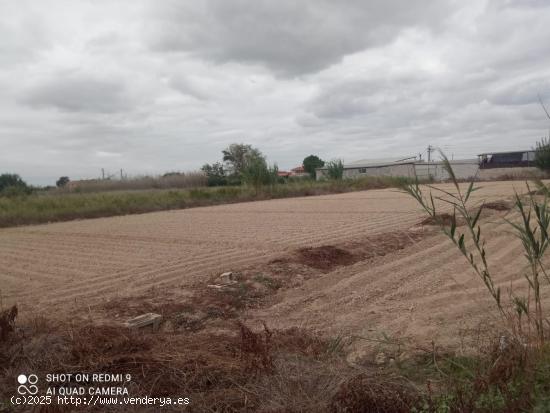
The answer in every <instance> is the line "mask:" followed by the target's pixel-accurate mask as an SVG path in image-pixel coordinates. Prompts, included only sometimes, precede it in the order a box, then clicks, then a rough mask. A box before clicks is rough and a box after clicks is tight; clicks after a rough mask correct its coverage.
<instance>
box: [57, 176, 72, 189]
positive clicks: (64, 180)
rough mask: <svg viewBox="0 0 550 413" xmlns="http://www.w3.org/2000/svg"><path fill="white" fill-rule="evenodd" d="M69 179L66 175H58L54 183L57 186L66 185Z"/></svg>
mask: <svg viewBox="0 0 550 413" xmlns="http://www.w3.org/2000/svg"><path fill="white" fill-rule="evenodd" d="M69 181H70V179H69V177H68V176H62V177H60V178H59V179H58V180H57V181H56V182H55V185H56V186H57V187H58V188H62V187H64V186H65V185H67V184H68V183H69Z"/></svg>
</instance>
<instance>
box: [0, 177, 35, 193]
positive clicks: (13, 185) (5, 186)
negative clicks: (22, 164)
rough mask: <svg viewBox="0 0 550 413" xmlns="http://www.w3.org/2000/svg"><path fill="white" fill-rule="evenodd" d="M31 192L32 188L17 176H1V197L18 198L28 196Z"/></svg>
mask: <svg viewBox="0 0 550 413" xmlns="http://www.w3.org/2000/svg"><path fill="white" fill-rule="evenodd" d="M30 192H31V188H29V186H28V185H27V184H26V182H25V181H23V179H21V177H20V176H19V175H17V174H2V175H0V195H4V196H17V195H26V194H29V193H30Z"/></svg>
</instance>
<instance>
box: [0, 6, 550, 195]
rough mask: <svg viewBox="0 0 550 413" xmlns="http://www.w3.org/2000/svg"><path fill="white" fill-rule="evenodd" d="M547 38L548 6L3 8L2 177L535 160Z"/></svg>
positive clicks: (549, 64) (35, 179) (548, 80)
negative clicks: (249, 149) (377, 161)
mask: <svg viewBox="0 0 550 413" xmlns="http://www.w3.org/2000/svg"><path fill="white" fill-rule="evenodd" d="M549 22H550V1H547V0H510V1H505V0H502V1H497V0H495V1H483V0H452V1H445V0H434V1H421V0H346V1H338V0H332V1H331V0H276V1H275V0H200V1H199V0H177V1H176V0H174V1H171V0H162V1H159V0H154V1H153V0H152V1H147V0H143V1H140V0H131V1H130V0H128V1H122V0H121V1H106V0H105V1H98V0H94V1H91V0H90V1H76V0H67V1H62V0H59V1H47V0H39V1H37V0H34V1H22V0H12V1H9V0H0V90H1V91H2V93H0V143H1V144H2V146H1V151H0V172H15V173H19V174H20V175H22V176H23V177H24V178H25V179H27V180H28V181H30V182H32V183H35V184H53V183H54V181H55V179H56V178H58V177H59V176H61V175H69V176H70V177H71V178H72V179H78V178H85V177H97V176H99V175H100V171H101V168H105V169H106V170H108V171H110V172H113V173H114V172H116V171H118V170H119V169H120V168H123V169H124V170H125V171H126V173H128V174H129V175H137V174H145V173H163V172H166V171H172V170H180V171H187V170H193V169H198V168H199V167H200V166H201V165H202V164H203V163H205V162H214V161H216V160H219V159H220V156H221V153H220V151H221V150H222V149H223V148H224V147H225V146H227V145H228V144H230V143H232V142H245V143H250V144H252V145H254V146H257V147H258V148H260V150H262V152H264V154H266V155H267V156H268V159H269V161H270V162H277V163H278V164H279V167H280V168H281V169H287V168H291V167H294V166H296V165H298V164H300V163H301V160H302V159H303V158H304V157H305V156H307V155H309V154H312V153H313V154H318V155H320V156H321V157H322V158H325V159H332V158H343V159H344V160H345V161H354V160H357V159H365V158H383V157H393V156H410V155H414V154H418V153H419V152H424V151H425V149H426V146H427V145H428V144H431V145H435V146H439V147H441V148H443V149H444V150H445V151H446V152H447V153H448V155H449V156H451V155H453V156H454V158H455V159H457V158H464V157H472V156H475V155H476V154H477V153H479V152H482V151H503V150H514V149H525V148H531V147H533V146H534V144H535V142H536V141H537V140H538V139H540V138H541V137H542V136H544V135H547V134H548V127H549V126H550V123H549V122H548V121H547V119H546V118H545V116H544V112H543V111H542V110H541V108H540V105H539V104H538V100H537V99H538V98H537V94H540V95H541V96H542V98H543V99H544V100H546V101H547V102H549V104H550V77H549V75H550V42H549V39H550V23H549Z"/></svg>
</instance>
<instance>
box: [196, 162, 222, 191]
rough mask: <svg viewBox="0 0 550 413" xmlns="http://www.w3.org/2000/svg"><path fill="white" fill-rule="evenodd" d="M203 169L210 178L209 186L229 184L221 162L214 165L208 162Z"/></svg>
mask: <svg viewBox="0 0 550 413" xmlns="http://www.w3.org/2000/svg"><path fill="white" fill-rule="evenodd" d="M201 171H203V172H204V173H205V175H206V177H207V178H208V186H223V185H227V178H226V176H225V171H224V169H223V165H222V164H221V162H216V163H213V164H212V165H210V164H208V163H206V164H204V165H203V166H202V168H201Z"/></svg>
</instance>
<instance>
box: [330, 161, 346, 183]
mask: <svg viewBox="0 0 550 413" xmlns="http://www.w3.org/2000/svg"><path fill="white" fill-rule="evenodd" d="M327 174H328V177H329V179H334V180H341V179H342V178H343V177H344V162H342V160H341V159H335V160H332V161H330V162H328V163H327Z"/></svg>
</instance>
